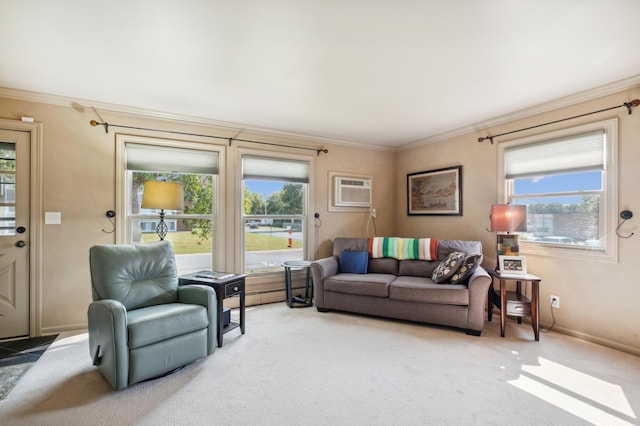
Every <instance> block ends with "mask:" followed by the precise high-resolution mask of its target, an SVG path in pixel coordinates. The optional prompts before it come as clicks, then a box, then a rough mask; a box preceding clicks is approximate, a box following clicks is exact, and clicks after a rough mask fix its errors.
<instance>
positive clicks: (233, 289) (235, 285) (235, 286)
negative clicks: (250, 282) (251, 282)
mask: <svg viewBox="0 0 640 426" xmlns="http://www.w3.org/2000/svg"><path fill="white" fill-rule="evenodd" d="M241 289H242V284H240V283H239V282H237V281H236V282H232V283H229V284H225V285H224V297H229V296H233V295H234V294H239V293H240V290H241Z"/></svg>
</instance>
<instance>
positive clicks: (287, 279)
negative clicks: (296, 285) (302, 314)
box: [284, 266, 293, 308]
mask: <svg viewBox="0 0 640 426" xmlns="http://www.w3.org/2000/svg"><path fill="white" fill-rule="evenodd" d="M284 287H285V289H284V290H285V293H286V297H287V306H289V307H290V308H292V307H293V294H292V291H293V290H292V289H291V268H288V267H286V266H285V267H284Z"/></svg>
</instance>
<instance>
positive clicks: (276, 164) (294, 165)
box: [242, 155, 309, 183]
mask: <svg viewBox="0 0 640 426" xmlns="http://www.w3.org/2000/svg"><path fill="white" fill-rule="evenodd" d="M242 179H245V180H272V181H280V182H295V183H309V162H308V161H299V160H289V159H285V158H271V157H258V156H254V155H243V156H242Z"/></svg>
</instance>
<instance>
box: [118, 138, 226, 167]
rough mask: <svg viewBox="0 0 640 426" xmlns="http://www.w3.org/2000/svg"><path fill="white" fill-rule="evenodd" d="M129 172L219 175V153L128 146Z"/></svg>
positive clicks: (151, 146)
mask: <svg viewBox="0 0 640 426" xmlns="http://www.w3.org/2000/svg"><path fill="white" fill-rule="evenodd" d="M126 156H127V170H138V171H148V172H169V173H194V174H207V175H217V174H218V169H219V161H218V153H217V152H213V151H201V150H195V149H185V148H171V147H164V146H155V145H142V144H129V143H128V144H126Z"/></svg>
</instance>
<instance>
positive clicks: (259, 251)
mask: <svg viewBox="0 0 640 426" xmlns="http://www.w3.org/2000/svg"><path fill="white" fill-rule="evenodd" d="M306 186H307V185H306V184H300V183H289V182H283V181H280V182H274V181H270V180H247V181H244V214H245V218H244V247H245V256H244V260H245V262H244V263H245V272H246V273H260V272H276V271H281V270H282V266H281V265H282V262H284V261H286V260H304V246H305V244H304V238H305V234H304V232H303V230H304V218H303V217H302V214H303V212H304V211H305V205H304V203H305V199H306V198H305V191H306ZM283 216H285V217H283Z"/></svg>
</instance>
